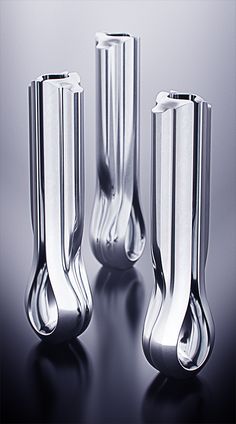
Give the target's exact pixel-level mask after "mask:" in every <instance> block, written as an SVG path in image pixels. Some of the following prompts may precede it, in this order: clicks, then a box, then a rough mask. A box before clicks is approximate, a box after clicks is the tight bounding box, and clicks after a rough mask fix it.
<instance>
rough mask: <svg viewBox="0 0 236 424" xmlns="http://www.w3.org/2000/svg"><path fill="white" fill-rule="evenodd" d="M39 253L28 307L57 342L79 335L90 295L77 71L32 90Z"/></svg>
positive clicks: (38, 326) (37, 326)
mask: <svg viewBox="0 0 236 424" xmlns="http://www.w3.org/2000/svg"><path fill="white" fill-rule="evenodd" d="M29 114H30V181H31V216H32V226H33V232H34V256H33V265H32V273H31V278H30V284H29V287H28V290H27V293H26V311H27V316H28V319H29V321H30V324H31V326H32V327H33V329H34V330H35V332H36V333H37V334H38V336H39V337H41V338H42V339H44V340H48V341H51V342H53V343H54V342H55V343H60V342H64V341H67V340H70V339H72V338H74V337H76V336H78V335H79V334H80V333H82V332H83V331H84V330H85V329H86V327H87V326H88V323H89V321H90V317H91V310H92V299H91V293H90V288H89V284H88V280H87V275H86V272H85V269H84V265H83V261H82V257H81V241H82V233H83V218H84V159H83V89H82V88H81V86H80V78H79V76H78V75H77V74H76V73H71V74H68V73H62V74H58V75H54V74H52V75H44V76H41V77H39V78H38V79H36V80H35V81H33V82H32V83H31V85H30V87H29Z"/></svg>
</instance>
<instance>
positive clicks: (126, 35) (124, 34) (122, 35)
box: [106, 32, 131, 37]
mask: <svg viewBox="0 0 236 424" xmlns="http://www.w3.org/2000/svg"><path fill="white" fill-rule="evenodd" d="M106 35H107V36H108V37H131V35H130V34H128V33H125V32H106Z"/></svg>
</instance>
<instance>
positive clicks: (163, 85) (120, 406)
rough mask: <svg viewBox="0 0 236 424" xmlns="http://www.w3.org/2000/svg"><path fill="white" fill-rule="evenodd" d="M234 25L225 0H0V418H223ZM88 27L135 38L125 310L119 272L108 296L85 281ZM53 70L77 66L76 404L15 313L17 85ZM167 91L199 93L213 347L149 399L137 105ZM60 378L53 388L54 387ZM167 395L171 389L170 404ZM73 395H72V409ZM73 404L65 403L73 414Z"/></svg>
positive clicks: (89, 179)
mask: <svg viewBox="0 0 236 424" xmlns="http://www.w3.org/2000/svg"><path fill="white" fill-rule="evenodd" d="M235 22H236V2H235V1H227V0H224V1H109V2H108V1H1V2H0V69H1V71H0V74H1V79H0V104H1V290H2V311H3V313H4V316H3V319H4V321H2V322H3V323H4V325H3V333H4V335H5V343H4V352H5V353H4V358H3V369H4V376H5V380H3V381H4V385H5V386H4V387H5V389H4V393H5V397H4V408H5V409H4V414H5V415H4V417H5V418H4V419H5V421H15V422H27V421H29V422H30V421H31V422H36V421H37V420H39V421H40V420H41V421H45V422H46V421H48V422H59V421H62V422H74V421H77V422H78V421H82V422H83V421H91V422H99V421H100V422H142V421H145V422H146V421H149V420H153V421H154V422H159V421H160V422H164V421H168V420H169V421H170V422H174V421H176V422H179V421H184V420H188V421H189V422H190V421H191V420H192V421H194V420H197V421H203V422H206V421H219V422H227V421H230V420H232V419H233V418H232V417H233V415H234V414H235V407H234V405H233V404H234V396H235V383H234V371H235V356H234V339H235V276H236V255H235V254H236V231H235V229H236V228H235V227H236V226H235V216H236V194H235V185H236V166H235V161H236V140H235V134H236V119H235V108H236V76H235V75H236V74H235V71H236V46H235V40H236V24H235ZM97 31H108V32H129V33H132V34H135V35H139V36H140V37H141V140H140V141H141V143H140V144H141V164H140V165H141V178H140V191H141V202H142V208H143V213H144V217H145V221H146V227H147V245H146V249H145V252H144V255H143V257H142V259H141V260H140V261H139V262H138V264H137V265H136V269H137V270H138V272H139V273H138V274H137V275H136V274H135V276H134V277H135V279H136V280H137V281H136V282H137V284H136V288H135V294H134V296H135V299H136V300H135V305H136V310H135V311H134V310H133V309H132V306H131V307H130V302H131V303H132V301H131V300H132V296H133V294H132V290H131V291H130V288H129V285H128V283H127V284H126V278H125V282H123V283H122V284H121V286H122V288H119V284H118V286H117V284H116V281H118V280H119V279H121V280H122V279H124V277H123V276H122V275H118V277H117V275H115V276H113V277H114V278H113V277H112V278H113V280H115V283H114V284H113V285H114V289H112V288H111V289H108V290H107V289H104V287H103V286H102V284H101V281H100V283H99V282H98V280H99V279H100V280H101V278H103V275H102V277H101V275H100V277H99V276H98V271H99V269H100V265H99V264H98V263H97V261H96V260H95V259H94V257H93V255H92V252H91V250H90V246H89V241H88V228H89V222H90V215H91V210H92V205H93V196H94V189H95V142H96V140H95V60H94V58H95V54H94V34H95V32H97ZM64 70H68V71H77V72H78V73H79V74H80V77H81V83H82V86H83V88H84V90H85V159H86V216H85V229H84V239H83V255H84V259H85V264H86V267H87V272H88V276H89V280H90V283H91V286H92V290H93V291H95V297H96V298H97V300H96V298H95V311H94V315H93V319H92V323H91V325H90V327H89V329H88V330H87V331H86V333H85V334H84V335H82V337H81V341H82V343H83V346H84V353H85V352H86V358H87V359H86V360H87V365H88V364H89V366H88V367H87V368H86V367H85V368H86V369H87V371H88V368H89V370H90V371H89V375H90V377H88V376H87V377H86V378H85V380H88V382H89V386H87V385H85V386H84V385H83V384H82V383H81V384H80V385H79V389H78V397H77V395H76V393H77V391H76V390H77V389H76V390H75V389H74V386H73V384H72V382H73V381H74V380H73V378H75V376H74V375H70V373H72V371H73V366H72V367H69V366H67V365H68V364H67V363H66V361H64V362H65V363H64V362H63V359H62V362H63V364H64V365H63V366H61V362H60V360H59V362H56V361H57V359H55V358H53V354H52V355H51V353H50V355H51V356H50V355H49V354H48V352H46V353H45V352H44V351H43V353H42V352H41V351H40V352H38V351H37V349H39V350H40V349H42V348H41V347H39V348H38V347H37V346H38V339H37V337H36V336H35V335H34V334H33V332H32V331H31V329H30V327H29V325H28V323H27V321H26V317H25V314H24V308H23V300H24V291H25V287H26V284H27V281H28V276H29V271H30V267H31V260H32V247H33V236H32V230H31V222H30V207H29V155H28V109H27V85H28V84H29V82H30V81H31V80H32V79H34V78H35V77H37V76H39V75H40V74H45V73H49V72H60V71H64ZM170 89H174V90H180V91H186V92H194V93H196V94H199V95H201V96H202V97H204V98H205V99H206V100H207V101H209V102H210V103H211V104H212V108H213V117H212V162H211V214H210V218H211V221H210V244H209V254H208V261H207V268H206V284H207V294H208V299H209V303H210V305H211V309H212V313H213V316H214V320H215V325H216V342H215V349H214V352H213V354H212V357H211V359H210V361H209V363H208V364H207V366H206V368H205V369H204V370H203V371H202V373H201V375H200V377H199V378H198V380H197V383H196V382H193V383H191V384H190V383H188V384H189V385H188V386H185V387H184V388H183V387H182V386H179V387H178V386H175V384H176V383H173V387H171V386H168V384H169V385H170V383H169V382H167V383H166V382H165V385H166V384H167V386H166V387H167V389H166V387H165V388H164V394H163V389H161V391H160V387H159V386H160V385H159V383H155V381H154V389H153V390H152V388H151V389H150V384H151V383H152V381H153V380H154V379H155V377H156V375H157V372H156V371H155V370H154V369H153V368H152V367H151V366H150V365H149V364H148V363H147V362H146V360H145V358H144V355H143V353H142V349H141V330H142V323H143V319H144V315H145V311H146V307H147V303H148V300H149V297H150V293H151V289H152V286H153V273H152V267H151V260H150V249H149V244H150V243H149V213H150V211H149V203H150V146H151V142H150V110H151V108H152V107H153V106H154V103H155V97H156V94H157V93H158V92H159V91H161V90H170ZM100 286H102V289H101V287H100ZM130 299H131V300H130ZM125 311H126V312H125ZM130 311H131V312H130ZM130 317H132V318H130ZM132 320H133V324H132V325H133V327H132V326H131V327H132V328H131V327H130V326H129V325H130V323H132ZM43 349H44V348H43ZM32 352H33V353H32ZM35 352H36V353H35ZM48 355H49V356H50V358H48ZM62 356H63V355H62ZM45 357H47V359H46V362H47V364H49V365H47V366H50V370H51V371H50V372H52V373H54V371H55V369H56V370H57V372H55V374H53V376H51V377H47V376H48V375H49V376H50V375H51V374H50V372H49V371H48V372H46V377H45V376H44V377H42V375H41V374H40V372H41V373H42V368H43V367H45ZM30 358H31V359H30ZM32 358H33V359H32ZM35 358H36V359H35ZM42 358H43V359H42ZM104 358H105V359H104ZM40 361H41V362H40ZM42 362H43V364H44V365H43V366H42ZM82 362H83V361H82ZM29 363H30V364H32V363H33V365H32V366H33V369H34V371H32V369H31V368H29ZM35 363H36V364H38V363H39V364H41V365H40V367H39V369H40V372H39V371H37V372H36V374H35V367H34V365H35ZM58 363H59V365H58ZM63 367H64V368H63ZM82 368H83V367H82ZM36 369H37V370H38V368H37V367H36ZM52 370H54V371H52ZM87 371H86V372H87ZM117 371H118V372H117ZM73 372H74V371H73ZM82 373H83V370H82ZM39 375H40V378H41V380H40V378H39ZM43 375H44V374H43ZM55 375H56V380H55ZM86 375H87V374H86ZM26 376H28V377H26ZM38 378H39V379H38ZM44 378H46V379H47V378H48V379H49V378H52V380H53V384H51V386H50V387H51V391H52V392H53V395H52V393H51V395H52V396H51V398H52V399H53V400H52V402H51V403H50V399H51V398H50V396H49V395H46V398H44V397H42V396H43V395H42V392H43V391H44V390H46V389H45V387H46V386H47V385H46V386H45V385H44V384H43V385H42V387H41V386H40V384H41V383H40V381H44ZM64 381H66V382H67V383H66V384H67V385H66V384H65V385H64V383H63V382H64ZM76 381H77V380H76ZM80 381H82V380H81V376H80ZM77 383H78V381H77ZM77 383H76V384H77ZM155 384H156V386H157V387H155ZM32 387H34V390H33V391H32ZM52 387H53V388H52ZM63 387H64V388H63ZM65 387H66V389H65ZM168 387H169V388H168ZM149 389H150V390H149ZM37 390H38V391H37ZM156 392H157V393H156ZM159 392H160V393H161V395H160V394H159ZM39 393H40V395H39V397H38V394H39ZM55 393H56V394H55ZM81 393H82V394H83V397H82V398H81V396H82V394H81ZM176 393H180V394H181V396H180V399H179V398H178V397H176ZM190 395H192V397H191V396H190ZM29 396H31V397H30V399H31V400H30V402H29ZM40 396H41V397H40ZM158 396H159V397H158ZM199 396H200V398H199ZM38 399H40V402H41V403H40V404H39V403H38V402H39V400H38ZM48 399H49V400H48ZM79 399H82V401H83V405H84V406H83V408H82V409H81V408H80V400H79ZM199 399H200V401H199ZM199 402H200V403H199ZM29 404H30V405H31V406H29ZM75 404H76V405H77V406H78V409H76V410H75ZM32 405H33V406H32ZM39 405H40V406H39ZM63 405H64V406H63ZM199 405H201V408H200V406H199ZM77 406H76V408H77ZM188 407H189V409H188ZM200 409H201V415H199V410H200ZM186 411H187V412H186ZM188 411H191V412H188ZM40 414H41V415H40ZM42 414H43V415H42ZM186 414H187V415H186ZM188 414H190V415H188ZM191 414H192V415H191ZM37 417H39V418H37ZM94 417H96V420H95V421H94Z"/></svg>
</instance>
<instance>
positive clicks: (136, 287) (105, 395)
mask: <svg viewBox="0 0 236 424" xmlns="http://www.w3.org/2000/svg"><path fill="white" fill-rule="evenodd" d="M143 305H144V286H143V278H142V275H141V273H140V272H139V271H138V270H137V269H135V267H133V268H130V269H128V270H125V271H118V270H114V269H110V268H106V267H102V268H101V269H100V270H99V272H98V274H97V278H96V281H95V288H94V322H95V325H96V334H97V338H96V349H97V356H96V364H97V369H96V375H97V379H98V381H99V390H98V391H97V392H96V395H95V396H96V400H97V402H96V409H95V412H94V419H95V421H94V422H96V423H98V422H99V423H114V422H115V423H126V422H127V423H135V422H138V421H139V420H140V415H139V414H140V410H139V408H138V406H137V393H136V387H137V385H138V384H139V376H138V373H137V368H138V366H139V365H138V364H139V358H140V352H141V349H142V347H141V340H142V326H143V312H144V311H143Z"/></svg>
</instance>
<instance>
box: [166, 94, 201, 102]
mask: <svg viewBox="0 0 236 424" xmlns="http://www.w3.org/2000/svg"><path fill="white" fill-rule="evenodd" d="M167 97H169V98H170V99H176V100H191V101H192V102H194V101H195V100H196V95H195V94H189V93H169V94H168V96H167Z"/></svg>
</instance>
